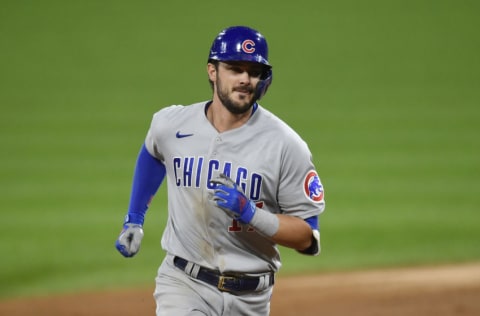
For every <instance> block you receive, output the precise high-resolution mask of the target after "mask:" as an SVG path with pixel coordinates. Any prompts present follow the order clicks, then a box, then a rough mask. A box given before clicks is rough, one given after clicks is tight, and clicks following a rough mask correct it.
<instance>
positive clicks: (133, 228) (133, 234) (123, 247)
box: [115, 223, 143, 258]
mask: <svg viewBox="0 0 480 316" xmlns="http://www.w3.org/2000/svg"><path fill="white" fill-rule="evenodd" d="M142 238H143V229H142V225H140V224H133V223H125V224H124V225H123V230H122V232H121V233H120V236H118V239H117V241H116V242H115V247H116V248H117V250H118V251H119V252H120V253H121V254H122V255H123V256H124V257H127V258H128V257H133V256H134V255H135V254H136V253H137V252H138V251H139V250H140V244H141V242H142Z"/></svg>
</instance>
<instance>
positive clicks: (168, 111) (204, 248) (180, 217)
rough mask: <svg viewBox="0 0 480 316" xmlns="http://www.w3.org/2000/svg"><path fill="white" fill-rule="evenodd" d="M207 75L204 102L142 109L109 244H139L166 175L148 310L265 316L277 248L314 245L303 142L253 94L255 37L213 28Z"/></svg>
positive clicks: (258, 61) (315, 248) (263, 67)
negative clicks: (147, 112) (126, 198)
mask: <svg viewBox="0 0 480 316" xmlns="http://www.w3.org/2000/svg"><path fill="white" fill-rule="evenodd" d="M207 74H208V78H209V82H210V85H211V87H212V90H213V95H212V99H211V100H208V101H203V102H199V103H195V104H192V105H188V106H182V105H173V106H169V107H166V108H163V109H161V110H160V111H158V112H157V113H155V114H154V116H153V119H152V122H151V125H150V129H149V130H148V133H147V135H146V139H145V142H144V144H143V146H142V148H141V150H140V153H139V155H138V158H137V164H136V168H135V173H134V178H133V185H132V193H131V199H130V205H129V209H128V213H127V215H126V217H125V221H124V224H123V230H122V232H121V233H120V236H119V237H118V239H117V241H116V248H117V249H118V251H119V252H120V253H121V254H122V255H123V256H125V257H132V256H134V255H135V254H136V253H137V252H138V251H139V248H140V243H141V241H142V238H143V234H144V233H143V229H142V225H143V223H144V219H145V214H146V212H147V209H148V207H149V203H150V201H151V199H152V198H153V196H154V195H155V193H156V192H157V190H158V188H159V187H160V185H161V184H162V182H163V180H164V179H166V181H167V188H168V220H167V223H166V228H165V231H164V234H163V236H162V241H161V244H162V248H163V249H164V250H165V252H166V256H165V258H164V260H163V262H162V263H161V265H160V267H159V269H158V274H157V277H156V288H155V292H154V298H155V301H156V313H157V315H176V316H178V315H268V314H269V311H270V298H271V295H272V290H273V284H274V282H275V273H276V272H277V271H278V270H279V268H280V266H281V262H280V254H279V251H278V249H277V245H283V246H286V247H290V248H293V249H296V250H297V251H298V252H299V253H302V254H307V255H318V254H319V253H320V234H319V224H318V216H319V214H320V213H322V212H323V210H324V207H325V201H324V190H323V186H322V184H321V181H320V178H319V176H318V174H317V172H316V170H315V166H314V164H313V162H312V157H311V153H310V150H309V148H308V146H307V144H306V143H305V142H304V141H303V140H302V139H301V138H300V136H299V135H298V134H297V133H296V132H294V131H293V130H292V129H291V128H290V127H289V126H287V124H285V123H284V122H283V121H282V120H280V119H279V118H278V117H276V116H275V115H274V114H272V113H271V112H269V111H268V110H266V109H265V108H263V107H262V106H260V104H258V102H257V101H258V100H259V99H260V98H261V97H262V96H263V95H264V94H265V93H266V91H267V89H268V87H269V86H270V83H271V82H272V66H271V65H270V64H269V62H268V47H267V42H266V40H265V38H264V36H263V35H262V34H260V33H259V32H258V31H256V30H254V29H251V28H249V27H245V26H234V27H229V28H226V29H225V30H223V31H222V32H220V33H219V34H218V36H217V37H216V38H215V39H214V41H213V44H212V46H211V50H210V54H209V56H208V63H207Z"/></svg>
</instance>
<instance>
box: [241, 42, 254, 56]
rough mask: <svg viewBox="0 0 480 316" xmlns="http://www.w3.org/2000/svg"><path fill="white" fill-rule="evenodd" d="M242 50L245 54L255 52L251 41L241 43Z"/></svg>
mask: <svg viewBox="0 0 480 316" xmlns="http://www.w3.org/2000/svg"><path fill="white" fill-rule="evenodd" d="M242 50H243V51H244V52H245V53H247V54H252V53H254V52H255V42H254V41H252V40H251V39H247V40H244V41H243V43H242Z"/></svg>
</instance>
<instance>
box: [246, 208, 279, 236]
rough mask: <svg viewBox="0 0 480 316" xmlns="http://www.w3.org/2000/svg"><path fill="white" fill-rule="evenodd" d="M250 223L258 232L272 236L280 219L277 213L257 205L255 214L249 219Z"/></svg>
mask: <svg viewBox="0 0 480 316" xmlns="http://www.w3.org/2000/svg"><path fill="white" fill-rule="evenodd" d="M250 225H251V226H253V227H254V228H255V230H257V231H259V232H260V233H262V234H264V235H266V236H268V237H273V235H275V234H276V233H277V231H278V228H279V226H280V220H279V219H278V217H277V215H275V214H273V213H270V212H268V211H266V210H263V209H261V208H258V207H257V209H256V211H255V215H254V216H253V218H252V220H251V221H250Z"/></svg>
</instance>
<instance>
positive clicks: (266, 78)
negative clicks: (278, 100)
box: [255, 68, 273, 100]
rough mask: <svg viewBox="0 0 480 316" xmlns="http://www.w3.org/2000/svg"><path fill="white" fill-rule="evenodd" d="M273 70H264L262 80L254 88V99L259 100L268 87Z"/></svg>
mask: <svg viewBox="0 0 480 316" xmlns="http://www.w3.org/2000/svg"><path fill="white" fill-rule="evenodd" d="M272 79H273V72H272V69H271V68H270V69H268V70H267V71H266V72H265V75H263V76H262V80H260V81H259V82H258V83H257V88H256V89H255V99H256V100H260V99H261V98H262V97H263V96H264V95H265V93H267V90H268V87H269V86H270V84H272Z"/></svg>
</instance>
